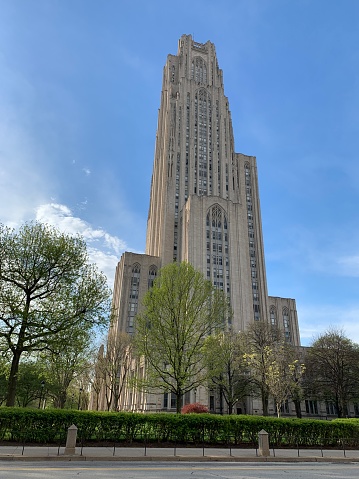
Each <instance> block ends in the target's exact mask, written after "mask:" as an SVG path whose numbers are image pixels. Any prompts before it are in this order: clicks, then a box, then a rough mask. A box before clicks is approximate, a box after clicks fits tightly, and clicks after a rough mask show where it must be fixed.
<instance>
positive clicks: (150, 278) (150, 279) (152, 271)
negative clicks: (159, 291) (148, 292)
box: [148, 265, 157, 289]
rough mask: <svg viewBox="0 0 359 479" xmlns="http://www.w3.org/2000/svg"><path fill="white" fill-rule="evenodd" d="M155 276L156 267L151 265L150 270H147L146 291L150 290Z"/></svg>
mask: <svg viewBox="0 0 359 479" xmlns="http://www.w3.org/2000/svg"><path fill="white" fill-rule="evenodd" d="M156 276H157V268H156V266H154V265H152V266H150V269H149V270H148V289H150V288H152V286H153V283H154V281H155V279H156Z"/></svg>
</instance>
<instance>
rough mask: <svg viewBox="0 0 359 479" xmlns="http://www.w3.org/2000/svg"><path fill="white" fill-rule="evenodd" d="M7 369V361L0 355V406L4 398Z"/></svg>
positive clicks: (5, 394)
mask: <svg viewBox="0 0 359 479" xmlns="http://www.w3.org/2000/svg"><path fill="white" fill-rule="evenodd" d="M9 371H10V364H9V362H8V361H7V360H6V358H2V357H1V356H0V406H2V405H3V403H4V402H5V400H6V396H7V383H8V375H9Z"/></svg>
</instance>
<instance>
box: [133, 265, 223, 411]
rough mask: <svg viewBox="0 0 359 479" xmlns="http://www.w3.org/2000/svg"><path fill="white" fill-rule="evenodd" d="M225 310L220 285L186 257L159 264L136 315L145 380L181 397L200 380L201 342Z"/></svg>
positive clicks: (202, 371)
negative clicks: (143, 359)
mask: <svg viewBox="0 0 359 479" xmlns="http://www.w3.org/2000/svg"><path fill="white" fill-rule="evenodd" d="M229 316H230V308H229V304H228V300H227V298H226V295H225V293H223V291H219V290H217V289H215V288H214V286H213V285H212V283H211V282H210V281H207V280H206V279H205V278H204V277H203V275H202V274H201V273H199V272H198V271H196V270H195V269H194V268H193V266H191V265H190V264H188V263H186V262H182V263H171V264H168V265H167V266H164V267H163V268H162V269H161V270H160V272H159V276H158V278H157V279H156V281H155V283H154V286H153V288H151V289H150V290H149V291H148V293H147V294H146V296H145V298H144V311H143V313H142V314H140V315H139V316H137V319H136V336H135V338H136V339H135V340H136V346H137V351H138V353H139V354H141V355H144V357H145V360H146V385H147V386H148V387H151V388H154V389H160V390H163V391H167V392H171V393H174V394H175V395H176V398H177V412H180V409H181V401H182V397H183V395H184V394H185V393H186V392H189V391H191V390H192V389H194V388H196V387H197V386H199V385H200V384H203V383H204V381H205V380H206V374H207V372H206V368H205V361H204V357H203V352H202V347H203V344H204V341H205V339H206V337H207V336H208V335H210V334H211V333H213V332H215V331H218V330H220V329H224V328H225V327H226V323H227V321H228V319H229Z"/></svg>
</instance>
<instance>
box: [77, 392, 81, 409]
mask: <svg viewBox="0 0 359 479" xmlns="http://www.w3.org/2000/svg"><path fill="white" fill-rule="evenodd" d="M81 393H82V388H80V389H79V402H78V404H77V409H78V410H80V406H81Z"/></svg>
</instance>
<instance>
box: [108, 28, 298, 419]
mask: <svg viewBox="0 0 359 479" xmlns="http://www.w3.org/2000/svg"><path fill="white" fill-rule="evenodd" d="M172 261H187V262H189V263H191V264H192V265H193V266H194V267H195V268H196V269H197V270H198V271H201V272H202V273H203V275H204V276H205V277H206V278H207V279H209V280H211V281H212V282H213V284H214V285H215V286H216V287H217V288H220V289H222V290H224V291H225V292H226V293H227V295H228V297H229V299H230V303H231V307H232V310H233V318H232V324H229V325H228V327H229V329H232V330H233V331H241V330H245V329H246V328H247V327H248V325H249V324H251V323H252V322H253V321H268V322H272V323H273V324H277V325H278V327H279V328H280V329H282V330H283V332H284V334H285V337H286V338H287V340H288V341H289V342H290V343H292V344H293V345H299V344H300V337H299V328H298V319H297V312H296V305H295V300H294V299H288V298H277V297H268V292H267V280H266V269H265V258H264V247H263V235H262V222H261V211H260V201H259V189H258V178H257V164H256V158H255V157H254V156H247V155H244V154H242V153H237V152H236V151H235V146H234V137H233V131H232V121H231V112H230V109H229V102H228V98H227V97H226V96H225V94H224V86H223V73H222V70H221V69H220V68H219V66H218V61H217V57H216V51H215V46H214V45H213V43H211V42H209V41H208V42H207V43H197V42H195V41H194V40H193V39H192V37H191V35H183V36H182V37H181V38H180V40H179V44H178V52H177V55H168V57H167V62H166V65H165V67H164V70H163V85H162V92H161V103H160V109H159V114H158V128H157V135H156V147H155V157H154V164H153V173H152V182H151V193H150V205H149V212H148V222H147V239H146V252H145V254H134V253H129V252H126V253H124V254H123V256H122V258H121V260H120V262H119V263H118V266H117V270H116V278H115V285H114V294H113V308H114V311H115V315H116V317H115V320H114V322H113V324H112V326H111V330H110V333H109V334H118V332H119V331H125V332H128V333H129V334H133V333H134V318H135V316H136V314H137V313H138V312H139V311H140V309H141V301H142V298H143V296H144V294H145V293H146V291H147V290H148V288H149V287H151V285H152V283H153V280H154V278H155V277H156V274H157V271H158V269H159V268H160V267H162V266H164V265H166V264H168V263H169V262H172ZM131 394H132V396H131V397H134V395H133V392H132V393H131ZM136 397H138V395H137V396H136ZM129 398H130V392H128V391H127V393H126V398H124V402H123V404H122V407H124V408H126V409H132V410H135V409H136V410H138V409H139V410H163V409H168V410H171V409H172V407H171V399H170V398H168V397H167V398H166V397H162V396H161V397H155V396H153V397H151V395H147V396H146V397H145V398H144V399H143V404H138V401H137V403H136V404H134V403H133V402H132V401H130V399H129ZM194 399H196V400H200V401H201V402H203V403H206V404H209V401H210V398H209V393H208V391H207V390H206V389H205V388H199V390H197V391H194V392H193V397H190V398H187V400H188V401H189V400H191V401H193V400H194ZM131 402H132V403H131ZM172 406H173V404H172ZM253 407H254V406H253ZM253 407H252V406H247V407H246V408H245V409H246V412H252V411H251V410H248V409H253ZM243 408H244V406H243Z"/></svg>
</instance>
